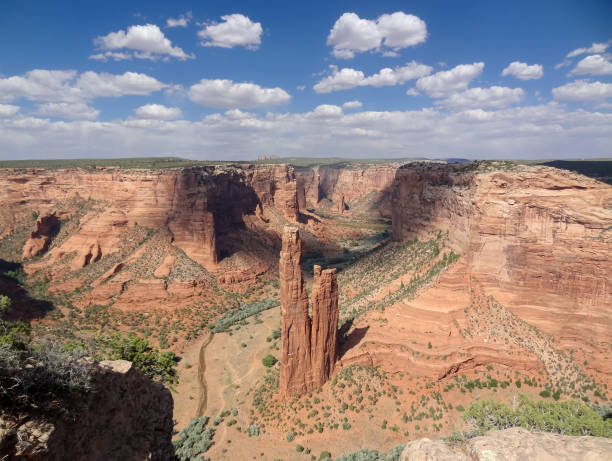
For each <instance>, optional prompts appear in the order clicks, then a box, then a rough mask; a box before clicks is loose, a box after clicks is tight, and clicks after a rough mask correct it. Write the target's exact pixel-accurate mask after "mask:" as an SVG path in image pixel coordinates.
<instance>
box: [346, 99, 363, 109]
mask: <svg viewBox="0 0 612 461" xmlns="http://www.w3.org/2000/svg"><path fill="white" fill-rule="evenodd" d="M362 106H363V104H362V103H361V101H357V100H355V101H347V102H345V103H344V104H342V107H343V108H344V109H358V108H360V107H362Z"/></svg>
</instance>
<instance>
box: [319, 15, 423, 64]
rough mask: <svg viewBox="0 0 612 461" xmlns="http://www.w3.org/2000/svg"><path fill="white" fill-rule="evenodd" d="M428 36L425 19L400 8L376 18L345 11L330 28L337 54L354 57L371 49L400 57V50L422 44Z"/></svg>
mask: <svg viewBox="0 0 612 461" xmlns="http://www.w3.org/2000/svg"><path fill="white" fill-rule="evenodd" d="M426 39H427V26H426V24H425V21H423V20H422V19H420V18H418V17H417V16H414V15H412V14H406V13H404V12H402V11H396V12H395V13H393V14H383V15H382V16H380V17H379V18H378V19H376V20H372V19H362V18H360V17H359V16H358V15H357V14H355V13H344V14H343V15H342V16H340V17H339V18H338V20H337V21H336V22H335V24H334V26H333V27H332V29H331V30H330V32H329V35H328V37H327V44H328V45H329V46H332V47H333V50H332V53H333V55H334V56H335V57H337V58H342V59H350V58H353V57H354V56H355V53H363V52H365V51H370V50H376V51H381V52H383V53H384V54H386V55H387V56H397V51H398V50H400V49H402V48H407V47H409V46H414V45H418V44H419V43H423V42H424V41H425V40H426ZM382 47H385V49H382Z"/></svg>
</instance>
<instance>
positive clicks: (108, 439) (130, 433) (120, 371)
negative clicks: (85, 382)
mask: <svg viewBox="0 0 612 461" xmlns="http://www.w3.org/2000/svg"><path fill="white" fill-rule="evenodd" d="M92 380H93V388H94V391H93V392H90V393H88V394H86V395H85V396H84V397H83V399H84V400H83V401H82V402H79V403H78V405H77V406H76V408H78V410H76V411H73V412H68V413H66V412H62V411H58V414H48V413H45V414H40V415H35V414H32V415H22V416H20V417H15V416H14V415H13V416H10V417H9V416H8V415H4V414H3V413H2V412H1V411H0V459H2V460H5V459H6V460H13V459H14V460H57V461H65V460H88V461H95V460H100V461H102V460H124V461H142V460H151V461H156V460H159V461H166V460H168V461H170V460H173V459H174V450H173V447H172V442H171V438H172V428H173V424H172V407H173V401H172V395H171V394H170V391H169V390H168V389H166V388H165V387H164V386H163V385H161V384H159V383H153V382H151V381H150V380H149V379H148V378H146V377H145V376H144V375H143V374H142V373H141V372H140V371H138V370H136V369H135V368H133V367H132V363H131V362H127V361H125V360H116V361H105V362H101V363H100V366H98V367H95V370H94V371H93V376H92ZM60 414H62V415H61V416H60Z"/></svg>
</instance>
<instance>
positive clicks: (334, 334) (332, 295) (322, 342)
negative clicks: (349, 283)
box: [310, 266, 338, 387]
mask: <svg viewBox="0 0 612 461" xmlns="http://www.w3.org/2000/svg"><path fill="white" fill-rule="evenodd" d="M337 347H338V281H337V280H336V269H325V270H324V271H321V266H314V280H313V282H312V342H311V354H310V356H311V360H312V379H313V385H314V387H318V386H321V385H323V384H324V383H325V382H326V381H327V380H328V379H329V377H330V376H331V375H332V373H333V372H334V366H335V364H336V360H337V358H338V351H337Z"/></svg>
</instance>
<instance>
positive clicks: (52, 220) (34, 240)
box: [22, 213, 59, 259]
mask: <svg viewBox="0 0 612 461" xmlns="http://www.w3.org/2000/svg"><path fill="white" fill-rule="evenodd" d="M58 227H59V218H58V217H57V216H56V214H55V213H51V214H48V215H44V216H40V217H39V218H38V219H37V220H36V223H35V224H34V230H32V232H31V233H30V238H29V239H28V241H27V242H26V243H25V246H24V247H23V255H22V258H23V259H30V258H33V257H34V256H38V255H39V254H41V253H43V252H45V251H46V250H47V247H48V246H49V243H50V242H51V239H52V238H53V236H54V235H55V233H56V232H57V230H58Z"/></svg>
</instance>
